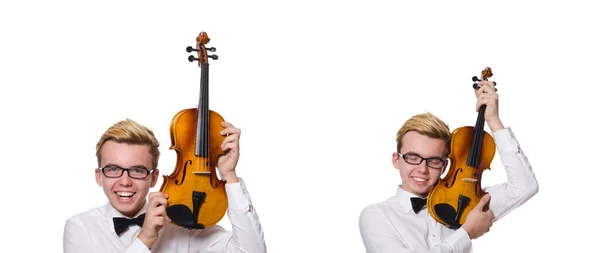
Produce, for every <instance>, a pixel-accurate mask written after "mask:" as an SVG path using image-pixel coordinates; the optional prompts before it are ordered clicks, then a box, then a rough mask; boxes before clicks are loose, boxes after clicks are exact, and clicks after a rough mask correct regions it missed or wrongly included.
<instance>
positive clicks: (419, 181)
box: [412, 177, 429, 184]
mask: <svg viewBox="0 0 600 253" xmlns="http://www.w3.org/2000/svg"><path fill="white" fill-rule="evenodd" d="M412 179H413V180H414V181H415V182H417V183H418V184H424V183H426V182H427V181H429V179H426V178H421V177H412Z"/></svg>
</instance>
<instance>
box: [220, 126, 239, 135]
mask: <svg viewBox="0 0 600 253" xmlns="http://www.w3.org/2000/svg"><path fill="white" fill-rule="evenodd" d="M241 132H242V131H241V130H240V129H239V128H236V127H233V126H230V127H227V128H225V129H223V130H222V131H221V133H220V134H221V135H232V134H237V135H238V136H239V135H241Z"/></svg>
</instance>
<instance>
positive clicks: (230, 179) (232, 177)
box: [221, 171, 239, 184]
mask: <svg viewBox="0 0 600 253" xmlns="http://www.w3.org/2000/svg"><path fill="white" fill-rule="evenodd" d="M221 179H222V180H223V181H225V182H227V183H228V184H234V183H237V182H239V179H238V177H237V174H235V171H232V172H228V173H223V174H221Z"/></svg>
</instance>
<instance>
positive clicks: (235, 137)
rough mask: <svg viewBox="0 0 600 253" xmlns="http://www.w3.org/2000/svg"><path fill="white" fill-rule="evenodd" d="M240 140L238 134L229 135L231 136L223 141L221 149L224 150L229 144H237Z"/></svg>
mask: <svg viewBox="0 0 600 253" xmlns="http://www.w3.org/2000/svg"><path fill="white" fill-rule="evenodd" d="M238 140H239V135H237V134H232V135H229V136H227V137H225V139H223V142H222V143H221V148H223V147H224V146H225V144H227V143H237V142H238Z"/></svg>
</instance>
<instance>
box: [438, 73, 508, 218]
mask: <svg viewBox="0 0 600 253" xmlns="http://www.w3.org/2000/svg"><path fill="white" fill-rule="evenodd" d="M491 75H492V73H491V69H489V68H486V69H485V70H484V71H483V72H482V80H487V78H488V77H490V76H491ZM474 79H476V77H474ZM474 88H476V89H477V88H479V87H475V86H474ZM485 107H486V106H485V105H483V106H482V107H481V108H480V109H479V114H478V117H477V122H476V123H475V126H463V127H459V128H457V129H455V130H454V131H452V137H451V142H450V154H449V155H448V159H449V160H450V161H451V163H450V164H451V165H450V167H449V169H448V172H447V174H446V175H445V176H444V178H441V179H440V180H438V182H437V184H436V185H435V186H434V187H433V189H431V191H430V192H429V195H428V197H427V210H428V212H429V213H430V214H431V216H432V217H433V218H434V219H435V220H436V221H438V222H440V223H442V224H444V225H446V226H447V227H450V228H453V229H457V228H460V227H461V226H462V225H463V224H464V223H465V220H466V218H467V214H468V213H469V212H470V211H471V210H473V208H474V207H475V206H476V205H477V204H478V203H479V201H480V200H481V198H482V197H483V196H484V195H485V192H484V191H483V189H482V188H481V176H482V174H483V171H484V170H486V169H490V165H491V163H492V161H493V159H494V155H495V153H496V143H495V142H494V138H493V137H492V136H491V135H490V134H489V133H487V132H486V131H485V130H484V129H483V127H484V124H485V120H484V114H485ZM487 208H488V205H486V206H485V208H484V209H487Z"/></svg>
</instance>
